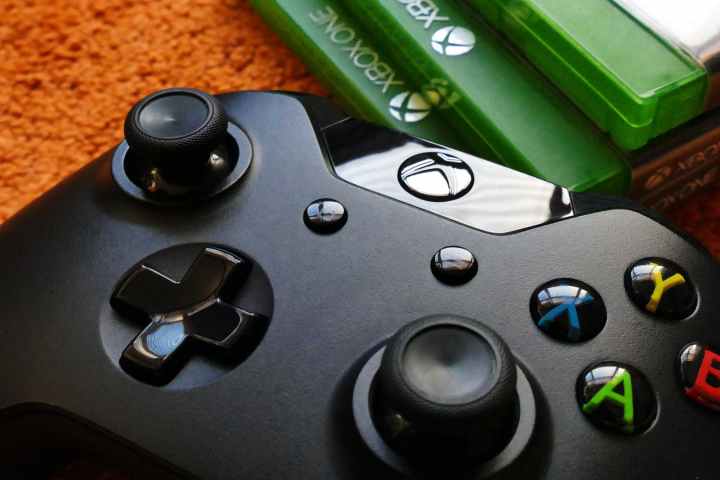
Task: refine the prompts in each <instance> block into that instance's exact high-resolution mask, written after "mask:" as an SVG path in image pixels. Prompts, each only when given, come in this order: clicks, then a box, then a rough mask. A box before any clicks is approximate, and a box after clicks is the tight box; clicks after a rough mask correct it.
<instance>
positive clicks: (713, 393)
mask: <svg viewBox="0 0 720 480" xmlns="http://www.w3.org/2000/svg"><path fill="white" fill-rule="evenodd" d="M680 381H681V382H682V385H683V388H684V390H685V394H686V395H687V396H688V397H690V398H691V399H692V400H694V401H695V402H697V403H699V404H700V405H703V406H705V407H707V408H709V409H711V410H717V411H720V354H719V353H717V352H716V351H713V350H712V349H711V348H710V347H708V346H707V345H703V344H702V343H699V342H694V343H691V344H690V345H687V346H686V347H685V348H683V349H682V351H681V352H680Z"/></svg>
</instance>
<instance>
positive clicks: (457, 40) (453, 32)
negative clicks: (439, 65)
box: [432, 26, 475, 57]
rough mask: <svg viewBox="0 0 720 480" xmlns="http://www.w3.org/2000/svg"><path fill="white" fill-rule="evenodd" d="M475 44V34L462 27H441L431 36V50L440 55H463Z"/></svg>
mask: <svg viewBox="0 0 720 480" xmlns="http://www.w3.org/2000/svg"><path fill="white" fill-rule="evenodd" d="M474 46H475V34H474V33H473V32H471V31H470V30H468V29H467V28H463V27H456V26H449V27H443V28H441V29H440V30H438V31H437V32H435V33H434V34H433V36H432V47H433V50H435V51H436V52H438V53H439V54H441V55H448V56H450V57H456V56H458V55H465V54H466V53H468V52H469V51H470V50H472V49H473V47H474Z"/></svg>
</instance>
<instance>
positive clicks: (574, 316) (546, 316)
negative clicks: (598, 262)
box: [530, 279, 607, 343]
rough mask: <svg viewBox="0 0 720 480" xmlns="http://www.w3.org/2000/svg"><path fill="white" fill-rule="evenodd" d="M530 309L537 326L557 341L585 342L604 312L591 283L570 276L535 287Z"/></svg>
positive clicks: (598, 328)
mask: <svg viewBox="0 0 720 480" xmlns="http://www.w3.org/2000/svg"><path fill="white" fill-rule="evenodd" d="M530 313H531V314H532V318H533V320H534V322H535V324H536V325H537V326H538V328H539V329H540V330H542V331H543V332H544V333H546V334H548V335H549V336H551V337H553V338H554V339H556V340H559V341H561V342H571V343H577V342H585V341H587V340H590V339H591V338H593V337H595V336H596V335H597V334H598V333H600V332H601V331H602V329H603V328H604V327H605V321H606V318H607V312H606V311H605V304H604V303H603V301H602V298H600V295H599V294H598V293H597V292H596V291H595V289H593V288H592V287H591V286H589V285H587V284H585V283H583V282H580V281H578V280H571V279H559V280H553V281H551V282H548V283H546V284H544V285H543V286H541V287H540V288H538V289H537V290H535V292H534V293H533V296H532V299H531V300H530Z"/></svg>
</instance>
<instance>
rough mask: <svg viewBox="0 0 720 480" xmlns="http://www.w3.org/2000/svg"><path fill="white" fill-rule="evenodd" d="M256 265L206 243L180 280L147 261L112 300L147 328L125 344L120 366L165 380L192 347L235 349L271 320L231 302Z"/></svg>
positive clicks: (215, 351) (148, 377)
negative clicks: (247, 336)
mask: <svg viewBox="0 0 720 480" xmlns="http://www.w3.org/2000/svg"><path fill="white" fill-rule="evenodd" d="M251 267H252V264H251V263H250V261H249V260H247V259H244V258H241V257H239V256H237V255H235V254H232V253H229V252H227V251H225V250H221V249H219V248H213V247H206V248H205V249H204V250H203V251H202V253H201V254H200V255H199V256H198V257H197V258H195V260H194V261H193V263H192V265H191V266H190V268H189V269H188V271H187V273H186V274H185V275H184V277H183V278H182V280H181V281H180V282H177V281H175V280H173V279H171V278H169V277H167V276H165V275H163V274H162V273H160V272H158V271H156V270H154V269H153V268H152V267H149V266H147V265H145V264H143V263H141V264H140V265H138V266H136V267H134V268H133V269H132V270H131V271H130V272H129V273H128V274H126V276H125V277H124V278H123V280H122V281H121V282H120V284H119V285H118V286H117V288H116V289H115V292H114V293H113V295H112V298H111V300H110V304H111V305H112V307H113V308H114V309H115V310H116V311H118V312H119V313H120V314H122V315H124V316H126V317H127V318H129V319H131V320H135V321H137V322H138V323H140V322H143V323H146V324H147V325H146V327H145V328H144V329H143V330H142V331H141V332H140V333H139V334H138V335H137V336H136V337H135V339H134V340H133V341H132V342H131V343H130V344H129V345H128V346H127V348H125V350H124V351H123V353H122V356H121V358H120V365H121V366H122V368H123V369H124V370H125V371H126V372H128V373H130V374H131V375H133V376H135V377H138V378H140V379H142V380H145V381H147V382H149V383H153V384H160V385H162V384H166V383H168V382H169V381H170V380H172V379H173V378H174V377H175V375H176V374H177V373H178V371H179V369H180V367H181V366H182V365H183V363H184V361H185V360H186V359H187V356H188V354H190V353H191V352H192V351H193V348H194V347H196V348H201V347H202V348H203V349H204V350H206V351H208V352H209V353H211V354H231V353H233V352H234V351H235V350H236V348H237V347H238V344H239V343H241V342H239V340H240V339H242V338H244V337H245V336H246V335H248V334H249V333H250V332H252V331H254V330H256V328H257V327H260V326H262V325H264V324H265V323H266V321H267V319H266V318H265V317H263V316H262V315H258V314H254V313H250V312H247V311H245V310H243V309H241V308H238V307H237V306H235V305H232V304H231V303H230V302H229V299H230V298H232V297H233V296H234V295H235V294H236V293H237V292H238V291H239V289H240V288H241V287H242V286H243V285H244V284H245V282H246V280H247V278H248V275H249V273H250V270H251Z"/></svg>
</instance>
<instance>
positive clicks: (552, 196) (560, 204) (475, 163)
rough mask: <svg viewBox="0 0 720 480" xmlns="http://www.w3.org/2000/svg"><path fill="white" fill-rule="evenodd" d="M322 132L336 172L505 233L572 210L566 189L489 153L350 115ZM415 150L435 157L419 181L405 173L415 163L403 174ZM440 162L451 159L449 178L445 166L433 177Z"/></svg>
mask: <svg viewBox="0 0 720 480" xmlns="http://www.w3.org/2000/svg"><path fill="white" fill-rule="evenodd" d="M324 133H325V138H326V140H327V145H328V148H329V150H330V157H331V162H332V166H333V168H334V170H335V174H336V175H337V176H338V177H340V178H341V179H343V180H345V181H347V182H349V183H352V184H354V185H357V186H359V187H362V188H366V189H368V190H371V191H373V192H376V193H379V194H381V195H386V196H388V197H391V198H394V199H396V200H399V201H401V202H405V203H407V204H410V205H413V206H415V207H418V208H422V209H424V210H427V211H430V212H433V213H436V214H438V215H441V216H443V217H446V218H448V219H450V220H454V221H456V222H459V223H462V224H464V225H467V226H469V227H473V228H476V229H478V230H482V231H484V232H489V233H497V234H503V233H510V232H515V231H518V230H524V229H527V228H531V227H535V226H538V225H542V224H545V223H549V222H553V221H557V220H560V219H563V218H567V217H571V216H573V208H572V203H571V200H570V193H569V192H568V190H567V189H565V188H562V187H558V186H556V185H553V184H551V183H547V182H545V181H542V180H538V179H536V178H533V177H530V176H528V175H525V174H523V173H519V172H516V171H514V170H510V169H508V168H506V167H502V166H500V165H496V164H494V163H492V162H489V161H487V160H483V159H481V158H477V157H474V156H472V155H468V154H465V153H462V152H458V151H456V150H452V149H449V148H447V147H443V146H440V145H436V144H434V143H431V142H428V141H425V140H420V139H417V138H413V137H411V136H409V135H406V134H404V133H400V132H396V131H393V130H389V129H386V128H382V127H378V126H375V125H371V124H368V123H365V122H361V121H359V120H354V119H351V120H346V121H344V122H342V123H339V124H335V125H333V126H331V127H329V128H327V129H326V130H325V131H324ZM418 155H421V156H427V157H428V159H433V161H434V162H435V163H434V166H433V165H431V166H430V169H429V171H428V172H425V176H423V178H422V181H421V182H419V183H418V182H415V181H414V180H415V179H413V180H412V181H411V180H410V177H415V175H416V174H417V171H416V170H417V168H416V169H414V170H412V172H410V173H413V175H408V173H409V171H408V168H410V166H409V165H408V164H407V161H408V159H416V158H418ZM438 160H442V161H443V162H444V163H445V165H439V164H438ZM451 160H452V163H450V161H451ZM458 161H459V162H460V163H457V162H458ZM439 166H442V167H443V169H442V170H447V168H445V167H450V166H452V170H453V171H452V173H453V175H454V177H453V179H452V182H448V181H447V180H445V179H446V178H447V176H446V174H447V172H446V171H445V172H444V174H445V175H444V174H440V175H439V176H438V172H439V170H438V168H436V167H439ZM415 167H417V165H415ZM466 169H467V170H466ZM421 170H422V169H421ZM428 175H430V176H429V177H428ZM443 176H444V177H445V178H443ZM403 178H405V183H404V184H403V183H402V179H403ZM428 178H430V179H431V180H433V181H432V182H431V183H432V185H429V184H428ZM437 180H443V182H444V183H440V184H438V183H437ZM438 185H440V187H438ZM410 191H413V193H410ZM443 195H444V197H445V198H442V197H443ZM439 197H440V198H439ZM428 198H432V199H433V200H434V201H432V200H429V199H428ZM439 199H442V200H444V201H438V200H439Z"/></svg>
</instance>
